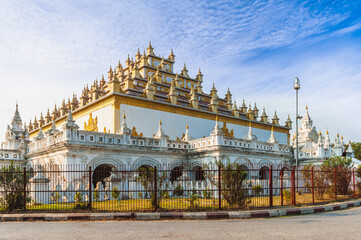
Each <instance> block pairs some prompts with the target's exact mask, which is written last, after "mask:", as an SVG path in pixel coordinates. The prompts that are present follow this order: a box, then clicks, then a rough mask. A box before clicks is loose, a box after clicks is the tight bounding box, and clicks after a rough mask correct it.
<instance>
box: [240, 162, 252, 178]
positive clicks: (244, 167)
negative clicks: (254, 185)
mask: <svg viewBox="0 0 361 240" xmlns="http://www.w3.org/2000/svg"><path fill="white" fill-rule="evenodd" d="M240 168H241V171H242V172H244V173H246V174H247V179H248V178H249V175H250V174H249V168H248V167H247V166H246V165H244V164H242V165H240Z"/></svg>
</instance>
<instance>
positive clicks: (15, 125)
mask: <svg viewBox="0 0 361 240" xmlns="http://www.w3.org/2000/svg"><path fill="white" fill-rule="evenodd" d="M22 125H23V123H22V120H21V117H20V113H19V106H18V103H16V110H15V114H14V117H13V119H12V121H11V127H12V129H13V130H22Z"/></svg>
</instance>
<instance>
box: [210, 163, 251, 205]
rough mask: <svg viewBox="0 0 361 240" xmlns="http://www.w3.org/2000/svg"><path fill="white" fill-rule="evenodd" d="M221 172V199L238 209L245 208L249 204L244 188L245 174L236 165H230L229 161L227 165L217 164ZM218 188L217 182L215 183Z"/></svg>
mask: <svg viewBox="0 0 361 240" xmlns="http://www.w3.org/2000/svg"><path fill="white" fill-rule="evenodd" d="M219 167H220V168H221V169H222V171H221V187H222V188H221V189H222V192H221V194H222V197H223V198H224V199H225V200H226V201H227V203H228V204H229V205H230V206H232V207H234V206H237V207H238V208H243V207H246V206H247V204H248V203H249V202H250V200H249V199H248V191H247V190H246V189H245V188H246V179H247V173H246V172H243V171H242V169H241V166H240V165H239V164H237V163H231V162H230V161H229V160H228V162H227V164H224V163H222V162H219ZM217 185H218V186H217V187H219V182H218V183H217Z"/></svg>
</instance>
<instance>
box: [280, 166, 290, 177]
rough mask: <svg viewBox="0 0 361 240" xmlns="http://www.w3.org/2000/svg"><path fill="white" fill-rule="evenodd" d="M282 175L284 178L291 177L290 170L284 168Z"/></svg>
mask: <svg viewBox="0 0 361 240" xmlns="http://www.w3.org/2000/svg"><path fill="white" fill-rule="evenodd" d="M280 175H282V177H286V176H289V170H288V168H287V167H283V168H282V169H281V172H280Z"/></svg>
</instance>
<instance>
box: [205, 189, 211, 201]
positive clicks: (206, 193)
mask: <svg viewBox="0 0 361 240" xmlns="http://www.w3.org/2000/svg"><path fill="white" fill-rule="evenodd" d="M203 197H204V198H206V199H211V198H212V193H211V192H210V191H209V188H208V187H207V188H206V190H203Z"/></svg>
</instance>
